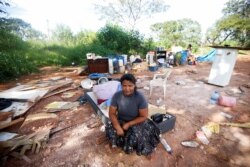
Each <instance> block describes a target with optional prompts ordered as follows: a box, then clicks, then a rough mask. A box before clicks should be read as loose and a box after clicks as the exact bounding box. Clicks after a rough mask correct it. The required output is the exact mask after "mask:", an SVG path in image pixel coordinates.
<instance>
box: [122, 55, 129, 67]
mask: <svg viewBox="0 0 250 167" xmlns="http://www.w3.org/2000/svg"><path fill="white" fill-rule="evenodd" d="M122 56H123V60H124V65H126V64H127V62H128V55H122Z"/></svg>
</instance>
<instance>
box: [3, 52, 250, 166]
mask: <svg viewBox="0 0 250 167" xmlns="http://www.w3.org/2000/svg"><path fill="white" fill-rule="evenodd" d="M210 69H211V64H210V63H201V64H198V65H196V66H189V65H186V66H178V67H174V68H173V69H172V70H173V72H172V73H171V76H170V78H169V81H168V87H167V97H166V99H165V100H163V91H162V89H161V88H156V89H155V90H154V92H153V95H152V97H151V98H149V90H146V89H143V87H144V86H149V81H150V79H152V77H153V75H154V72H150V71H147V70H144V71H141V72H138V73H136V77H138V78H139V82H138V86H139V88H141V89H139V90H140V91H142V92H143V93H144V94H145V96H146V97H147V99H148V101H149V103H151V104H154V105H158V104H157V100H159V98H161V99H162V102H161V103H160V104H159V105H165V108H166V111H167V112H170V113H172V114H174V115H175V116H176V123H175V127H174V129H173V130H171V131H169V132H166V133H164V134H163V138H165V139H166V140H167V142H168V144H169V145H170V146H171V148H172V149H173V154H172V155H170V154H168V153H167V152H166V151H165V150H164V148H163V146H162V145H161V144H159V145H158V146H157V148H156V150H155V151H154V152H153V154H152V155H150V156H148V157H146V156H137V155H136V153H135V152H134V153H132V154H125V153H124V152H123V151H122V150H121V149H119V148H116V149H112V148H111V147H110V145H109V143H108V142H107V141H104V142H101V143H99V142H98V140H97V139H100V138H101V137H103V136H104V132H103V131H101V127H102V126H101V124H100V119H99V117H98V116H97V115H96V114H95V112H94V110H93V109H92V107H91V105H90V104H89V103H85V104H84V105H80V106H79V107H77V108H74V109H73V110H66V111H60V112H56V114H57V115H58V116H59V123H58V124H57V127H56V128H65V129H64V130H62V131H59V132H58V133H55V134H53V135H51V136H50V138H49V140H48V143H47V145H46V147H45V148H43V149H41V150H40V152H39V153H38V154H32V153H31V152H27V154H26V156H27V157H29V158H30V159H31V160H32V163H27V162H26V161H24V160H20V159H17V158H14V157H11V156H10V157H8V159H7V161H6V163H5V166H6V167H16V166H25V167H29V166H30V167H34V166H39V167H47V166H49V167H57V166H67V167H70V166H78V167H101V166H103V167H113V166H118V167H126V166H134V167H151V166H157V167H158V166H159V167H162V166H164V167H166V166H171V167H172V166H176V167H194V166H197V167H212V166H234V167H235V166H250V129H247V128H239V127H229V126H220V132H219V133H218V134H213V135H212V136H211V138H209V141H210V143H209V144H208V145H204V144H202V143H200V142H199V141H198V139H196V136H195V132H196V131H198V130H201V127H202V126H203V125H205V124H206V123H208V122H217V123H219V122H234V123H244V122H250V88H249V87H247V86H246V85H250V55H239V56H238V58H237V62H236V65H235V67H234V71H233V74H232V77H231V80H230V84H229V85H228V86H225V87H218V86H215V85H210V84H207V83H206V82H207V80H208V76H209V72H210ZM54 76H66V77H68V78H72V79H73V80H74V82H75V83H76V84H79V83H80V81H81V80H83V79H84V78H86V76H79V75H76V73H75V72H74V71H70V72H68V71H66V70H64V69H59V68H55V67H47V68H43V69H42V70H41V73H39V74H32V75H28V76H23V77H21V78H19V79H18V80H16V81H12V82H9V83H6V84H4V85H0V90H4V89H7V88H11V87H13V86H15V85H16V84H17V83H22V84H24V83H27V82H30V81H33V80H39V79H45V78H50V77H54ZM119 76H120V74H116V75H113V77H114V78H119ZM146 76H149V77H146ZM176 81H184V82H185V85H177V84H176V83H175V82H176ZM239 88H240V89H241V90H243V91H244V92H241V93H235V92H233V91H232V90H240V89H239ZM215 90H217V91H219V92H220V93H221V94H224V95H228V96H229V95H230V96H234V97H236V99H237V105H236V106H235V107H233V108H229V107H223V106H219V105H212V104H209V99H210V96H211V94H212V92H213V91H215ZM72 91H73V92H75V93H76V94H75V95H74V97H71V98H67V99H65V98H62V97H61V96H62V94H58V95H54V96H51V97H48V98H46V99H43V100H41V101H39V102H38V103H36V105H35V106H34V107H32V108H31V109H30V110H29V111H28V112H27V113H26V114H25V116H27V115H29V114H33V113H39V112H42V111H43V109H44V106H45V105H47V104H49V103H51V102H53V101H76V100H77V99H78V98H79V97H80V96H81V95H83V94H84V90H83V89H82V88H81V87H79V88H77V89H75V90H71V91H69V92H72ZM232 92H233V93H232ZM220 112H225V113H228V114H230V115H232V119H228V118H225V117H224V116H223V115H221V114H220ZM33 126H35V125H33ZM67 127H68V128H67ZM18 128H19V127H18V126H15V127H12V128H9V129H8V130H10V131H12V132H19V131H20V130H19V129H18ZM31 128H32V127H31ZM186 140H195V141H197V142H198V143H199V144H200V145H199V146H198V147H196V148H187V147H184V146H182V145H181V142H182V141H186Z"/></svg>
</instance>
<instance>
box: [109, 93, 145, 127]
mask: <svg viewBox="0 0 250 167" xmlns="http://www.w3.org/2000/svg"><path fill="white" fill-rule="evenodd" d="M111 106H114V107H117V111H118V120H122V121H125V122H127V121H131V120H133V119H135V118H136V117H138V116H139V109H144V108H147V107H148V103H147V101H146V99H145V97H144V96H143V95H142V93H140V92H139V91H135V92H134V93H133V94H132V95H129V96H125V95H124V94H123V93H122V91H119V92H116V93H115V94H114V95H113V97H112V100H111Z"/></svg>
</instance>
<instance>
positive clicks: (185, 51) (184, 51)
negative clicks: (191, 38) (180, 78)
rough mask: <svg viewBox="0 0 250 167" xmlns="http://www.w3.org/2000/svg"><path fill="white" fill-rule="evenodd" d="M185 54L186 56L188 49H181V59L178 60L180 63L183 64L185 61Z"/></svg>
mask: <svg viewBox="0 0 250 167" xmlns="http://www.w3.org/2000/svg"><path fill="white" fill-rule="evenodd" d="M187 56H188V51H187V50H183V51H181V60H180V64H181V65H184V64H186V63H187Z"/></svg>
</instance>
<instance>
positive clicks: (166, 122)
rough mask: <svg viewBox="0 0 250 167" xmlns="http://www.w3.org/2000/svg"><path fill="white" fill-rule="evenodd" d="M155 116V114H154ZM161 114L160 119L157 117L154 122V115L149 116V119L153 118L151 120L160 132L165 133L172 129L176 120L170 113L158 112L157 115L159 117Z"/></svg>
mask: <svg viewBox="0 0 250 167" xmlns="http://www.w3.org/2000/svg"><path fill="white" fill-rule="evenodd" d="M154 115H156V116H157V114H154ZM161 115H162V119H161V118H157V119H158V120H156V122H155V121H154V118H153V117H154V116H153V115H152V116H151V119H152V120H153V122H154V123H155V124H156V126H157V127H158V128H159V130H160V132H161V133H165V132H167V131H169V130H172V129H173V128H174V126H175V121H176V117H175V116H174V115H172V114H170V113H166V114H158V116H157V117H160V116H161Z"/></svg>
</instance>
